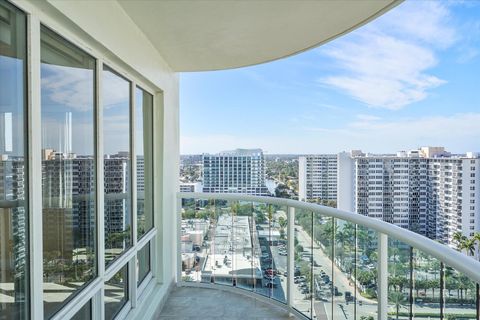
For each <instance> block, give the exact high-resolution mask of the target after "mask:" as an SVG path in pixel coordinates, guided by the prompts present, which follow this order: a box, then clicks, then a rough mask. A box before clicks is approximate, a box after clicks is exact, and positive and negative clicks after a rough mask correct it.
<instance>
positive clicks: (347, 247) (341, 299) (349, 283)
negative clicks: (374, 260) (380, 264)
mask: <svg viewBox="0 0 480 320" xmlns="http://www.w3.org/2000/svg"><path fill="white" fill-rule="evenodd" d="M355 234H356V225H355V224H353V223H350V222H347V221H344V220H340V219H335V227H334V255H333V257H334V259H333V262H334V266H333V285H332V299H333V313H334V318H340V319H348V320H353V319H354V318H355V311H356V309H355V302H356V292H355V291H356V290H355V282H354V279H355V271H356V270H355V265H356V257H357V248H356V242H355Z"/></svg>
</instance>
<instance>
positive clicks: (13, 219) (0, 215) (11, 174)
mask: <svg viewBox="0 0 480 320" xmlns="http://www.w3.org/2000/svg"><path fill="white" fill-rule="evenodd" d="M24 200H25V168H24V160H23V158H21V157H12V156H7V155H1V162H0V203H1V206H0V207H1V208H0V283H8V282H11V283H14V293H15V297H14V298H15V301H24V298H25V297H24V296H23V293H25V288H23V286H24V280H25V276H26V274H25V266H26V259H27V257H26V245H27V239H26V236H27V233H26V232H27V226H26V219H27V217H26V210H25V206H24V203H23V201H24ZM22 288H23V289H22ZM0 309H1V308H0Z"/></svg>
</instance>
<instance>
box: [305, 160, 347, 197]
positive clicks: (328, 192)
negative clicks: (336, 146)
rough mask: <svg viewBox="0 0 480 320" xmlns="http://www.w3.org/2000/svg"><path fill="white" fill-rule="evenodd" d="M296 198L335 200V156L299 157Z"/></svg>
mask: <svg viewBox="0 0 480 320" xmlns="http://www.w3.org/2000/svg"><path fill="white" fill-rule="evenodd" d="M298 198H299V200H302V201H313V200H319V199H320V200H334V201H336V200H337V155H336V154H318V155H307V156H301V157H300V158H299V160H298Z"/></svg>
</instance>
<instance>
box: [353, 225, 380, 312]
mask: <svg viewBox="0 0 480 320" xmlns="http://www.w3.org/2000/svg"><path fill="white" fill-rule="evenodd" d="M356 234H357V262H356V270H355V286H356V289H355V290H356V292H355V297H356V304H355V312H356V316H357V319H361V318H362V317H364V319H368V320H370V319H377V309H378V303H377V281H378V272H377V270H378V269H377V268H378V232H376V231H374V230H372V229H369V228H366V227H363V226H360V225H358V226H357V230H356Z"/></svg>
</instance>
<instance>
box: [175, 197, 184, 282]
mask: <svg viewBox="0 0 480 320" xmlns="http://www.w3.org/2000/svg"><path fill="white" fill-rule="evenodd" d="M182 201H183V198H178V199H177V226H176V227H177V279H176V280H177V283H181V282H182V209H183V208H182Z"/></svg>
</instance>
